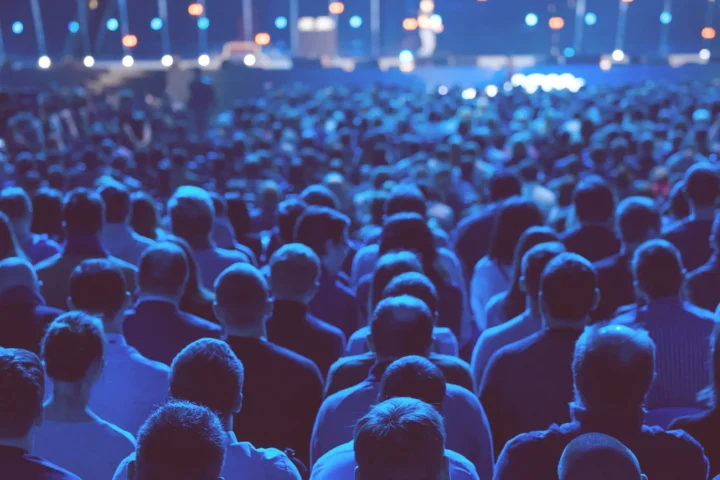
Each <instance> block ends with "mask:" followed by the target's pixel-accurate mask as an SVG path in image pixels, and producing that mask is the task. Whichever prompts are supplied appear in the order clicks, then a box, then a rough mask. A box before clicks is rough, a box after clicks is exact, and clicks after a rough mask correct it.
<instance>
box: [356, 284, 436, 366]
mask: <svg viewBox="0 0 720 480" xmlns="http://www.w3.org/2000/svg"><path fill="white" fill-rule="evenodd" d="M433 326H434V317H433V314H432V312H431V311H430V309H429V308H428V307H427V305H425V304H424V303H423V302H422V300H419V299H417V298H414V297H410V296H407V295H404V296H402V297H392V298H387V299H385V300H383V301H381V302H380V303H379V304H378V305H377V307H376V308H375V311H374V312H373V315H372V319H371V321H370V337H369V338H368V344H369V346H370V349H371V350H372V351H373V352H375V354H376V355H377V357H378V359H385V360H394V359H397V358H400V357H405V356H407V355H422V356H427V354H428V353H429V352H430V346H431V344H432V332H433Z"/></svg>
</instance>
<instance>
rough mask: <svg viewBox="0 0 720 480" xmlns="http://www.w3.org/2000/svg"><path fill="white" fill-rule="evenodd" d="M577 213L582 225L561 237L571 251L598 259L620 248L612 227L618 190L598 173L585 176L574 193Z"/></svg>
mask: <svg viewBox="0 0 720 480" xmlns="http://www.w3.org/2000/svg"><path fill="white" fill-rule="evenodd" d="M573 204H574V206H575V216H576V217H577V220H578V222H580V226H579V227H577V228H574V229H572V230H569V231H567V232H565V233H564V234H563V236H562V241H563V243H564V244H565V248H567V249H568V252H572V253H577V254H578V255H581V256H583V257H585V258H586V259H588V260H590V261H591V262H597V261H599V260H602V259H603V258H605V257H609V256H610V255H615V254H616V253H618V252H619V251H620V239H619V238H618V237H617V235H616V234H615V231H614V230H613V225H612V223H613V217H614V215H615V194H614V193H613V191H612V189H611V188H610V185H608V184H607V182H606V181H605V180H603V179H602V178H600V177H598V176H597V175H591V176H589V177H586V178H584V179H583V180H582V181H581V182H580V183H578V184H577V186H576V187H575V192H574V193H573Z"/></svg>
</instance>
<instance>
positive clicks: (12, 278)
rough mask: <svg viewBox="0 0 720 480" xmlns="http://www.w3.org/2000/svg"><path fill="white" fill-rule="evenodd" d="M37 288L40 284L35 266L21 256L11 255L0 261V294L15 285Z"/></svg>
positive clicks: (31, 288)
mask: <svg viewBox="0 0 720 480" xmlns="http://www.w3.org/2000/svg"><path fill="white" fill-rule="evenodd" d="M20 286H22V287H25V288H28V289H30V290H35V289H36V288H37V286H38V279H37V275H36V274H35V269H34V268H33V266H32V265H31V264H30V262H28V261H27V260H25V259H24V258H19V257H10V258H6V259H5V260H2V261H0V295H1V294H2V293H4V292H5V291H7V290H9V289H11V288H14V287H20Z"/></svg>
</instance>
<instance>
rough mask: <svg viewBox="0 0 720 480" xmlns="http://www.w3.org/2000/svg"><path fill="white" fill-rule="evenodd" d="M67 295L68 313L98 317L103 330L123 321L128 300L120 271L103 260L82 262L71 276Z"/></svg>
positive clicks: (127, 293) (128, 295) (128, 304)
mask: <svg viewBox="0 0 720 480" xmlns="http://www.w3.org/2000/svg"><path fill="white" fill-rule="evenodd" d="M69 293H70V297H69V298H68V307H69V308H70V310H80V311H83V312H85V313H88V314H90V315H94V316H97V317H98V318H100V319H102V320H103V322H104V323H105V325H106V328H107V327H108V326H109V325H110V324H112V323H113V322H114V321H115V320H121V319H122V317H123V315H124V312H125V309H126V308H128V307H129V306H130V301H131V295H130V292H128V291H127V287H126V285H125V277H124V276H123V274H122V272H121V271H120V269H119V268H118V267H116V266H115V265H114V264H113V263H112V262H111V261H110V260H107V259H104V258H98V259H88V260H84V261H83V262H82V263H81V264H80V265H78V266H77V267H75V270H73V272H72V274H71V275H70V292H69ZM113 333H116V332H113Z"/></svg>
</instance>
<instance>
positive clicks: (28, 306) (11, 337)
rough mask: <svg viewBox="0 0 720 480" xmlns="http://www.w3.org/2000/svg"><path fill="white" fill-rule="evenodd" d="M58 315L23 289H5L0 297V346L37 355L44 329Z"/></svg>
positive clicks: (36, 296) (19, 287)
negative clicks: (19, 349) (20, 349)
mask: <svg viewBox="0 0 720 480" xmlns="http://www.w3.org/2000/svg"><path fill="white" fill-rule="evenodd" d="M62 313H63V311H62V310H58V309H57V308H52V307H48V306H46V305H45V301H44V300H43V298H42V297H41V296H40V295H39V294H38V293H36V292H33V291H32V290H31V289H29V288H27V287H25V286H17V287H12V288H9V289H7V290H6V291H4V292H3V293H2V294H1V295H0V346H1V347H5V348H23V349H25V350H30V351H31V352H34V353H36V354H38V355H39V354H40V341H41V340H42V338H43V335H45V329H46V328H47V326H48V325H50V323H51V322H52V321H53V320H55V319H56V318H57V317H58V316H59V315H61V314H62Z"/></svg>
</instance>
